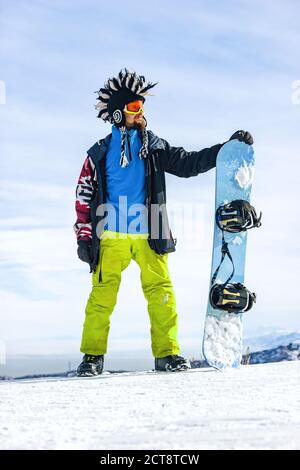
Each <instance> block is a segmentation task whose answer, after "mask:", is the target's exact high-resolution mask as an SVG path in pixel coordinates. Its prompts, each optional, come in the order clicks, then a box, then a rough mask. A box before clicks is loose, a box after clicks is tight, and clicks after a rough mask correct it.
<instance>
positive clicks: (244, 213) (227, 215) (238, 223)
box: [216, 199, 262, 233]
mask: <svg viewBox="0 0 300 470" xmlns="http://www.w3.org/2000/svg"><path fill="white" fill-rule="evenodd" d="M261 217H262V213H261V212H260V214H259V216H257V214H256V211H255V209H254V207H253V206H251V204H250V203H249V202H248V201H244V200H243V199H236V200H235V201H231V202H229V203H228V204H224V205H222V206H220V207H218V209H217V211H216V224H217V226H218V227H219V228H220V229H221V230H225V231H226V232H232V233H238V232H243V231H245V230H249V229H250V228H254V227H260V226H261Z"/></svg>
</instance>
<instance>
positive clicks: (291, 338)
mask: <svg viewBox="0 0 300 470" xmlns="http://www.w3.org/2000/svg"><path fill="white" fill-rule="evenodd" d="M295 341H300V332H299V331H285V330H274V331H269V332H266V333H264V334H262V335H259V336H257V335H256V336H253V337H245V338H244V339H243V344H244V352H245V353H246V350H247V348H248V347H249V349H250V352H251V353H252V352H256V351H263V350H265V349H274V348H277V347H278V346H287V345H288V344H290V343H294V342H295Z"/></svg>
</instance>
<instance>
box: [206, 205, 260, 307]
mask: <svg viewBox="0 0 300 470" xmlns="http://www.w3.org/2000/svg"><path fill="white" fill-rule="evenodd" d="M261 217H262V213H261V212H260V214H259V216H257V214H256V211H255V209H254V207H253V206H251V204H250V203H249V202H248V201H244V200H243V199H236V200H234V201H231V202H229V203H228V204H224V205H222V206H220V207H218V209H217V211H216V224H217V226H218V227H219V229H220V230H221V231H222V246H221V255H222V256H221V261H220V263H219V266H218V267H217V269H216V270H215V272H214V274H213V277H212V280H211V285H212V287H211V290H210V294H209V300H210V304H211V306H212V307H213V308H215V309H218V310H226V311H227V312H230V313H240V312H247V311H248V310H250V309H251V308H252V307H253V303H255V302H256V295H255V293H254V292H250V291H249V290H248V289H247V288H246V287H245V286H244V285H243V284H241V283H230V281H231V279H232V278H233V276H234V273H235V267H234V262H233V258H232V256H231V253H230V250H229V248H228V243H227V242H226V241H225V236H224V232H230V233H239V232H244V231H246V230H249V229H250V228H254V227H260V226H261ZM226 256H227V257H228V259H229V260H230V262H231V264H232V272H231V274H230V276H229V277H228V279H227V280H226V281H225V282H224V283H222V284H221V283H217V284H215V281H216V279H217V275H218V272H219V270H220V267H221V265H222V263H223V261H224V260H225V258H226Z"/></svg>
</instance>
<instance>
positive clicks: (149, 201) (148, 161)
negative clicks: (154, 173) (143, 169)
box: [146, 157, 163, 256]
mask: <svg viewBox="0 0 300 470" xmlns="http://www.w3.org/2000/svg"><path fill="white" fill-rule="evenodd" d="M146 163H147V170H148V171H147V173H148V174H147V186H148V214H150V213H151V165H150V159H149V157H148V158H147V159H146ZM150 217H151V216H150ZM150 227H151V225H150ZM148 242H149V245H150V247H151V248H152V249H153V250H154V251H155V252H156V253H158V254H159V255H160V256H162V255H163V253H161V251H160V250H159V248H158V246H157V243H156V241H155V240H154V239H152V238H151V234H149V236H148Z"/></svg>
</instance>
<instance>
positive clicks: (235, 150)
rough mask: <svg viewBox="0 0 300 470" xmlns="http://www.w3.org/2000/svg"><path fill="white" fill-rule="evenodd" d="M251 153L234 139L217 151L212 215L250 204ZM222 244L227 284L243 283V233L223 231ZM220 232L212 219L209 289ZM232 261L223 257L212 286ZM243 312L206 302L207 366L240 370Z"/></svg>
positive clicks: (204, 347)
mask: <svg viewBox="0 0 300 470" xmlns="http://www.w3.org/2000/svg"><path fill="white" fill-rule="evenodd" d="M254 163H255V162H254V151H253V148H252V146H250V145H248V144H245V143H244V142H240V141H238V140H236V139H234V140H231V141H229V142H227V143H226V144H225V145H223V147H222V148H221V149H220V151H219V153H218V156H217V162H216V189H215V213H216V210H217V209H218V207H220V205H223V204H228V203H229V202H231V201H233V200H237V199H243V200H246V201H248V202H249V201H250V195H251V188H252V182H253V176H254ZM223 236H224V238H225V242H227V243H228V249H229V250H230V253H231V256H232V262H233V264H234V268H235V272H234V275H233V277H232V279H231V281H230V282H232V283H242V284H243V283H244V272H245V258H246V245H247V231H244V232H239V233H230V232H224V231H223ZM221 250H222V230H221V229H220V228H219V227H218V225H217V223H216V220H215V225H214V238H213V252H212V263H211V276H210V288H211V286H212V278H213V275H214V273H215V272H216V269H217V267H218V266H219V264H220V260H221V256H222V253H221ZM232 262H231V261H230V259H229V258H228V257H227V256H226V257H225V258H224V261H223V262H222V264H221V266H220V269H219V271H218V273H217V277H216V279H215V280H214V284H223V283H225V282H226V280H227V279H228V277H229V276H230V274H231V273H232ZM242 323H243V313H241V312H238V313H237V312H235V313H229V312H227V311H224V310H219V309H216V308H213V307H212V305H211V303H210V300H208V306H207V312H206V318H205V326H204V334H203V344H202V350H203V355H204V357H205V359H206V361H207V362H208V364H209V365H210V366H212V367H214V368H216V369H219V370H224V369H226V368H238V367H240V364H241V360H242V326H243V325H242Z"/></svg>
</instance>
